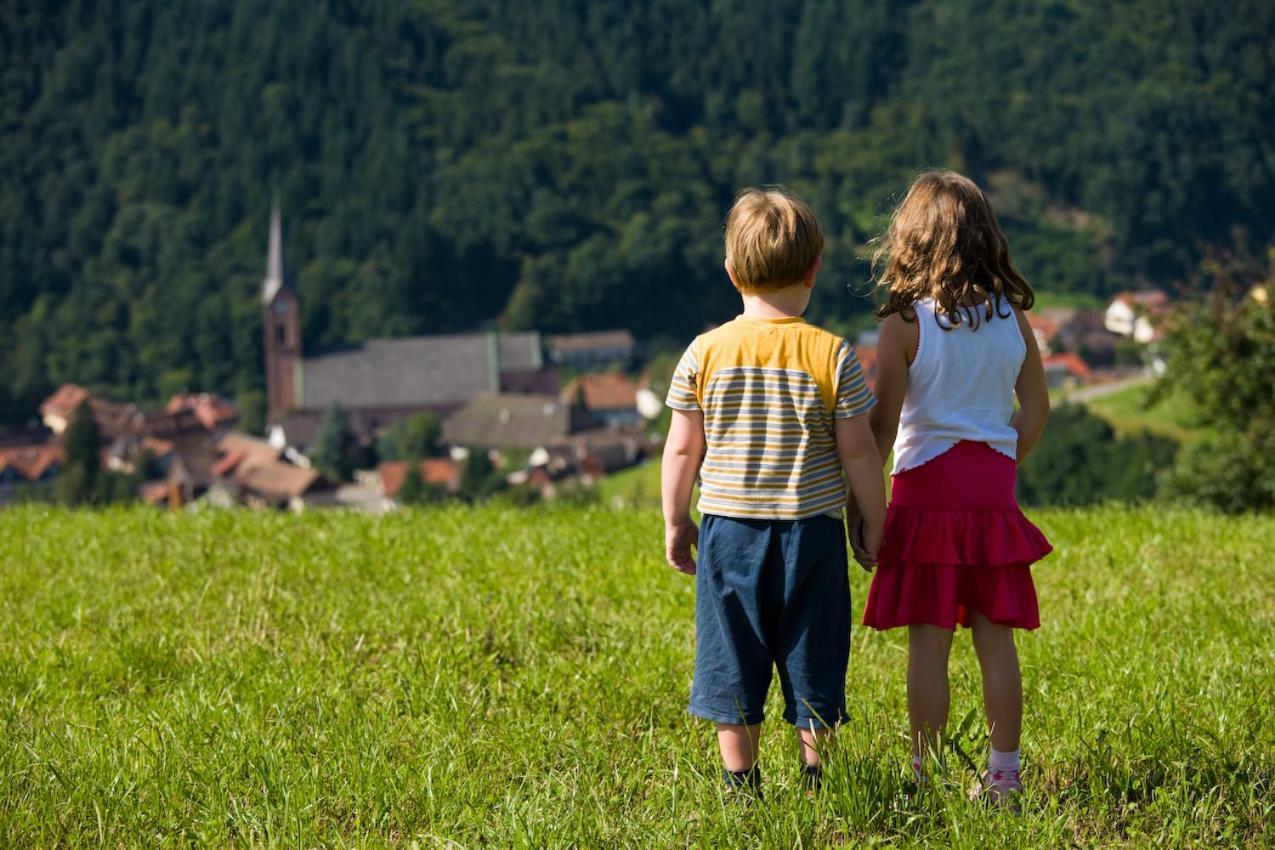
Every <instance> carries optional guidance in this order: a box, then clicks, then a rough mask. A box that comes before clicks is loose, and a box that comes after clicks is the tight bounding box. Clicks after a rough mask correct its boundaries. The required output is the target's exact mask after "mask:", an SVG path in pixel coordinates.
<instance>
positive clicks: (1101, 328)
mask: <svg viewBox="0 0 1275 850" xmlns="http://www.w3.org/2000/svg"><path fill="white" fill-rule="evenodd" d="M1104 322H1105V316H1104V313H1103V311H1101V310H1077V311H1076V312H1075V313H1074V314H1073V315H1072V316H1071V318H1070V319H1068V320H1067V322H1066V324H1063V325H1062V326H1060V327H1059V328H1058V333H1057V334H1056V335H1055V337H1054V341H1053V342H1052V343H1051V344H1050V350H1051V351H1053V352H1070V353H1072V354H1075V355H1077V356H1078V357H1080V358H1081V359H1082V360H1084V361H1085V363H1086V364H1088V365H1089V367H1090V368H1093V369H1098V368H1102V367H1108V366H1111V365H1113V364H1114V363H1115V361H1116V343H1117V342H1119V340H1120V337H1119V336H1117V335H1116V334H1113V333H1112V332H1111V331H1109V330H1107V328H1106V327H1105V324H1104Z"/></svg>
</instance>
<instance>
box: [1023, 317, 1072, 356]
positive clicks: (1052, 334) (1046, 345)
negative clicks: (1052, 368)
mask: <svg viewBox="0 0 1275 850" xmlns="http://www.w3.org/2000/svg"><path fill="white" fill-rule="evenodd" d="M1076 312H1077V311H1076V309H1075V308H1072V307H1048V308H1045V309H1043V310H1029V311H1027V313H1026V314H1025V315H1026V317H1027V324H1028V325H1030V326H1031V329H1032V335H1033V336H1035V337H1036V347H1037V348H1038V349H1040V353H1041V354H1050V353H1051V352H1053V351H1054V344H1055V340H1056V338H1057V337H1058V333H1059V331H1061V330H1062V329H1063V328H1064V327H1066V325H1067V323H1068V322H1070V321H1071V320H1072V318H1074V317H1075V315H1076Z"/></svg>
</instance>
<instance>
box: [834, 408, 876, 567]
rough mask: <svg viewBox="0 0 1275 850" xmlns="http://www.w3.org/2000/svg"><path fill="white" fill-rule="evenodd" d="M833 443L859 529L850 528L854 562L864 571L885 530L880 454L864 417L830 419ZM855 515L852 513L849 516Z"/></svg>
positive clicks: (872, 559) (873, 560)
mask: <svg viewBox="0 0 1275 850" xmlns="http://www.w3.org/2000/svg"><path fill="white" fill-rule="evenodd" d="M833 429H834V434H835V435H836V440H837V457H838V458H839V459H840V461H841V468H842V469H843V470H845V473H846V479H847V480H848V481H849V482H850V492H851V493H852V494H853V495H854V502H855V508H856V509H857V516H858V517H859V522H860V523H861V525H860V527H859V528H851V529H850V537H851V539H852V540H853V541H854V543H855V559H856V560H858V561H859V563H860V564H862V565H863V567H864V568H865V569H871V568H872V566H873V565H874V564H875V563H876V557H877V549H879V548H880V547H881V533H882V529H883V528H884V527H885V481H884V479H883V478H882V477H881V455H880V454H878V453H877V446H876V443H875V442H874V441H873V439H872V428H871V427H870V426H869V424H868V417H867V415H864V414H860V415H859V416H851V417H849V418H846V419H837V420H834V425H833ZM855 515H856V512H854V511H852V512H851V516H852V518H853V516H855Z"/></svg>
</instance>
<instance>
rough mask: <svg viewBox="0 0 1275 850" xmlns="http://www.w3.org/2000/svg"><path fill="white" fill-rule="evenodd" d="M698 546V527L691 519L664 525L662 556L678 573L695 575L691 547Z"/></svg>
mask: <svg viewBox="0 0 1275 850" xmlns="http://www.w3.org/2000/svg"><path fill="white" fill-rule="evenodd" d="M692 546H699V527H698V526H696V525H695V523H694V522H693V521H691V520H689V519H688V520H684V521H682V522H677V523H666V524H665V526H664V558H665V560H667V561H668V565H669V566H670V567H672V568H673V569H675V570H677V571H678V572H679V573H684V574H686V575H688V576H693V575H695V556H693V555H692V554H691V547H692Z"/></svg>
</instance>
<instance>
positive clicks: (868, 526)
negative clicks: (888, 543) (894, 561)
mask: <svg viewBox="0 0 1275 850" xmlns="http://www.w3.org/2000/svg"><path fill="white" fill-rule="evenodd" d="M881 537H882V528H881V525H880V524H879V523H868V522H864V521H863V520H862V519H860V520H858V521H857V522H855V523H854V525H853V526H851V531H850V548H852V549H853V550H854V559H855V560H856V561H858V562H859V566H861V567H863V568H864V569H865V570H867V571H868V572H872V568H873V567H875V566H876V565H877V551H878V550H880V548H881Z"/></svg>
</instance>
